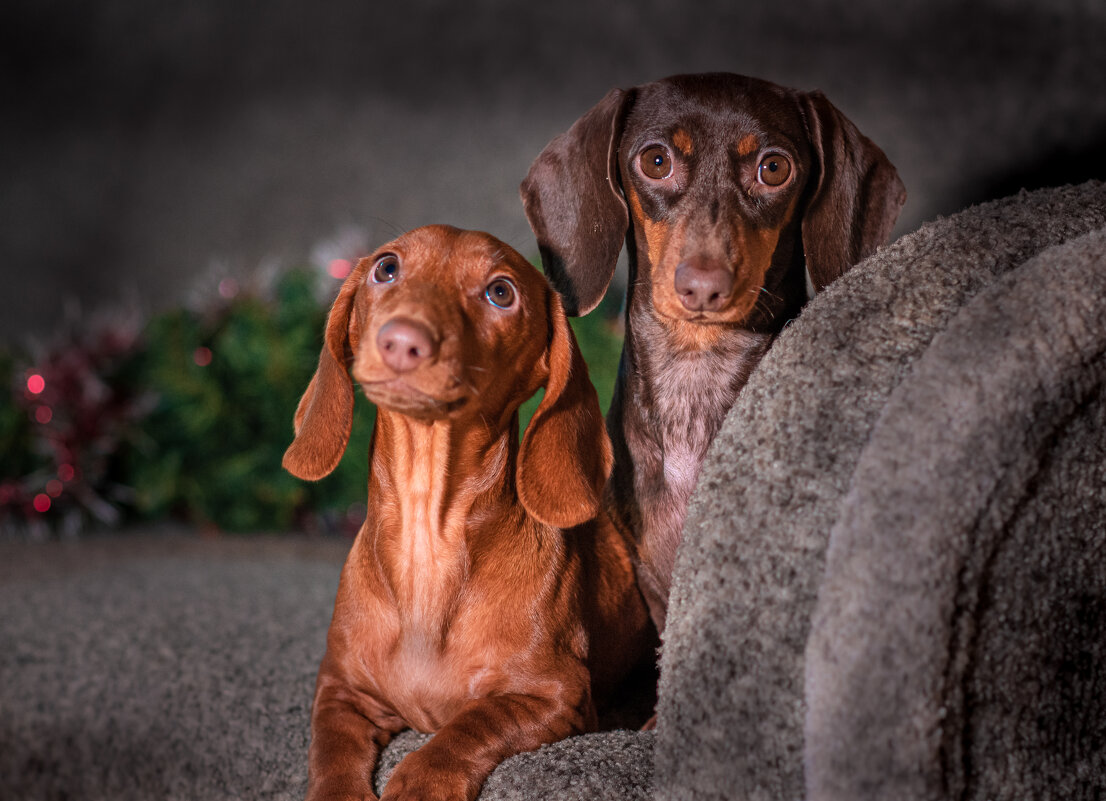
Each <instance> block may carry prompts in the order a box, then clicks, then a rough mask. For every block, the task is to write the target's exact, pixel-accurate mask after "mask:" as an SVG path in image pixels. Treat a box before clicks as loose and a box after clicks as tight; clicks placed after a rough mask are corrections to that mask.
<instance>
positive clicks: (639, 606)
mask: <svg viewBox="0 0 1106 801" xmlns="http://www.w3.org/2000/svg"><path fill="white" fill-rule="evenodd" d="M350 366H352V370H350V369H349V368H350ZM350 372H352V376H353V380H355V381H356V382H357V383H358V384H360V385H361V388H362V389H363V390H364V392H365V394H366V395H367V396H368V398H369V399H370V400H371V401H373V402H374V403H375V404H376V406H377V421H376V430H375V432H374V437H373V445H372V452H371V456H370V459H371V475H370V480H369V500H368V508H369V513H368V516H367V518H366V519H365V523H364V525H363V526H362V527H361V531H360V533H359V534H358V536H357V539H356V540H355V542H354V544H353V546H352V549H351V551H350V554H349V557H348V559H347V561H346V565H345V568H344V569H343V571H342V577H341V582H340V584H339V587H338V596H337V600H336V601H335V605H334V618H333V621H332V622H331V625H330V630H329V634H328V637H327V649H326V655H325V657H324V658H323V661H322V665H321V667H320V668H319V675H318V682H317V685H316V693H315V702H314V708H313V711H312V720H311V729H312V733H311V748H310V758H309V763H310V765H309V774H310V782H309V790H308V798H309V799H310V800H311V801H321V799H354V798H356V799H365V798H375V796H374V794H373V792H372V785H371V781H372V774H373V768H374V765H375V764H376V761H377V757H378V755H379V754H380V751H381V749H382V748H383V747H384V746H385V744H386V743H387V742H388V740H389V739H390V738H391V737H392V736H393V735H394V734H395V733H396V732H398V731H399V730H400V729H403V728H405V727H413V728H415V729H418V730H420V731H425V732H437V733H436V734H435V736H434V737H433V738H432V739H431V740H430V741H429V742H428V743H427V744H426V745H425V746H423V747H422V748H420V749H419V750H418V751H416V752H414V753H412V754H410V755H409V756H407V757H406V758H405V759H404V760H403V761H402V762H401V763H400V765H399V766H398V767H397V768H396V770H395V772H394V774H393V775H392V777H391V779H390V781H389V782H388V785H387V787H386V788H385V792H384V795H383V798H385V799H401V798H403V799H408V798H409V799H423V800H424V801H425V800H426V799H472V798H475V797H476V795H477V793H478V792H479V791H480V787H481V785H482V784H483V782H484V780H485V778H486V777H487V776H488V774H489V773H490V772H491V771H492V770H493V769H494V768H495V766H496V765H498V764H499V763H500V762H501V761H502V760H504V759H506V758H507V757H509V756H511V755H512V754H516V753H519V752H521V751H527V750H531V749H535V748H537V747H538V746H540V745H541V744H543V743H549V742H553V741H555V740H559V739H561V738H564V737H567V736H569V735H572V734H576V733H578V732H585V731H588V730H589V729H592V728H594V727H595V725H596V709H595V701H596V699H597V698H599V697H602V696H603V695H604V694H606V693H608V692H609V691H610V689H611V688H612V686H613V685H614V683H615V682H616V681H617V680H618V679H619V678H620V677H621V676H622V675H623V674H624V673H626V672H627V670H628V669H629V668H630V667H631V666H632V665H633V664H634V663H636V662H637V661H638V660H639V659H641V658H646V657H648V655H649V650H650V645H651V644H652V641H653V640H652V638H653V637H655V634H653V633H652V626H651V624H650V622H649V615H648V611H647V609H646V607H645V604H644V602H643V600H642V599H641V596H640V593H639V591H638V589H637V586H636V584H635V580H634V574H633V568H632V546H631V544H630V543H629V542H628V541H627V540H626V539H624V538H623V536H621V535H620V534H619V532H618V530H617V529H616V528H615V527H614V526H613V525H612V523H611V521H610V520H609V519H608V518H607V517H606V516H605V515H603V514H601V513H600V512H599V508H600V497H601V493H602V491H603V487H604V484H605V483H606V480H607V477H608V473H609V470H610V465H611V451H610V444H609V441H608V440H607V437H606V433H605V431H604V427H603V419H602V413H601V412H600V409H599V404H598V401H597V398H596V394H595V390H594V388H593V387H592V385H591V383H590V381H589V380H588V375H587V368H586V366H585V364H584V361H583V359H582V357H581V356H580V351H579V348H578V347H577V344H576V340H575V338H574V337H573V334H572V330H571V329H570V328H569V326H568V323H567V320H566V319H565V316H564V312H563V310H562V307H561V301H560V299H559V297H558V295H557V294H556V293H555V292H553V291H552V290H551V289H550V287H549V285H548V283H547V282H546V280H545V278H544V277H543V276H542V275H541V274H540V273H539V272H538V271H537V270H535V269H534V268H533V267H532V266H531V265H530V264H528V263H527V262H526V261H525V260H524V259H523V258H522V257H521V256H519V254H518V253H516V252H515V251H514V250H512V249H511V248H510V247H508V246H507V245H505V244H503V243H502V242H500V241H498V240H496V239H494V238H493V237H491V236H489V235H487V234H483V233H478V232H472V231H459V230H457V229H455V228H449V227H446V226H431V227H426V228H420V229H417V230H415V231H411V232H409V233H407V234H405V235H403V236H401V237H400V238H398V239H396V240H395V241H394V242H390V243H389V244H387V245H385V246H384V247H383V248H381V249H380V250H379V251H378V252H377V253H376V254H375V255H373V256H371V257H369V258H366V259H362V260H361V261H360V263H359V264H358V265H357V267H356V269H355V270H354V271H353V273H352V274H351V275H350V276H349V278H347V279H346V281H345V283H344V284H343V285H342V288H341V291H340V292H339V294H338V298H337V300H335V302H334V306H333V308H332V309H331V311H330V316H329V319H328V321H327V326H326V342H325V347H324V348H323V350H322V354H321V355H320V357H319V366H318V370H317V371H316V373H315V376H314V378H313V379H312V380H311V383H310V385H309V386H308V387H307V391H306V392H305V393H304V396H303V399H302V400H301V401H300V404H299V408H298V409H297V410H296V416H295V430H296V436H295V440H294V441H293V443H292V445H291V446H290V447H289V448H288V451H287V453H286V454H285V457H284V465H285V467H287V469H288V470H290V471H291V472H292V473H294V474H295V475H297V476H299V477H301V478H305V479H318V478H321V477H323V476H325V475H327V474H328V473H329V472H331V471H332V470H333V469H334V467H335V466H336V465H337V464H338V461H339V459H340V458H341V455H342V452H343V450H344V449H345V446H346V443H347V441H348V439H349V433H350V428H351V425H352V420H353V401H354V390H353V384H352V382H351V380H350ZM541 387H544V388H545V395H544V397H543V398H542V401H541V404H540V405H539V406H538V409H537V411H536V412H535V414H534V417H533V419H532V420H531V422H530V425H529V426H528V428H527V430H526V434H525V437H524V438H523V440H522V444H521V447H520V445H519V435H518V407H519V405H520V404H521V403H523V401H525V400H526V399H527V398H529V397H530V396H532V395H533V394H534V393H535V392H536V391H537V390H538V389H539V388H541Z"/></svg>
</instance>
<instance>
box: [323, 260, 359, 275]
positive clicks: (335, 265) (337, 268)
mask: <svg viewBox="0 0 1106 801" xmlns="http://www.w3.org/2000/svg"><path fill="white" fill-rule="evenodd" d="M352 269H353V262H351V261H350V260H349V259H332V260H331V262H330V264H329V265H328V266H327V272H329V273H330V275H331V277H333V278H338V279H342V278H345V277H347V276H348V275H349V274H350V271H351V270H352Z"/></svg>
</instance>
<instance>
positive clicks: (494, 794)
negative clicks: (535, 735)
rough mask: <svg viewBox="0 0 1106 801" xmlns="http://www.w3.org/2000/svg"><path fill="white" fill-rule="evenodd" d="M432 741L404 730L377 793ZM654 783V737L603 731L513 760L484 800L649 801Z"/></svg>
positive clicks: (385, 762) (489, 784)
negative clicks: (405, 761) (406, 760)
mask: <svg viewBox="0 0 1106 801" xmlns="http://www.w3.org/2000/svg"><path fill="white" fill-rule="evenodd" d="M429 739H430V735H428V734H416V733H415V732H411V731H406V732H403V733H402V734H400V735H399V736H398V737H397V738H396V739H395V740H394V741H393V742H392V744H391V745H389V746H388V748H387V749H385V751H384V755H383V757H382V758H381V760H380V765H379V766H378V768H377V775H376V777H375V778H376V791H377V792H378V793H379V792H381V791H382V790H383V789H384V785H385V783H386V782H387V780H388V777H389V776H390V775H391V773H392V771H393V770H394V769H395V767H396V765H398V764H399V761H400V759H402V758H403V757H404V756H406V755H407V754H408V753H410V752H411V751H413V750H415V749H416V748H418V747H419V746H420V745H422V744H423V743H425V742H426V741H427V740H429ZM652 779H653V734H652V732H631V731H610V732H600V733H597V734H588V735H584V736H581V737H570V738H569V739H567V740H562V741H561V742H559V743H553V744H552V745H547V746H543V747H542V748H541V749H539V750H538V751H533V752H531V753H527V754H518V755H516V756H513V757H511V758H510V759H508V760H506V761H505V762H503V763H502V764H501V765H500V766H499V767H498V768H496V769H495V771H494V772H493V773H492V775H491V776H489V777H488V780H487V781H486V782H484V787H483V789H481V791H480V801H537V799H557V801H593V800H594V799H618V800H619V801H645V799H648V798H650V797H651V789H652V784H653V782H652Z"/></svg>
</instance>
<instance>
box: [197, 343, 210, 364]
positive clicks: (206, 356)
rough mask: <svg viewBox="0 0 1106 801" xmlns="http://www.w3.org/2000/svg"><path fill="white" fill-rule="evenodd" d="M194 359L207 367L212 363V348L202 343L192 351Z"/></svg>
mask: <svg viewBox="0 0 1106 801" xmlns="http://www.w3.org/2000/svg"><path fill="white" fill-rule="evenodd" d="M192 361H194V362H195V363H196V364H198V365H200V367H207V366H208V365H209V364H211V348H205V347H203V346H202V345H201V346H200V347H198V348H196V350H194V351H193V352H192Z"/></svg>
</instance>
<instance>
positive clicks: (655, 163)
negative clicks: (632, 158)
mask: <svg viewBox="0 0 1106 801" xmlns="http://www.w3.org/2000/svg"><path fill="white" fill-rule="evenodd" d="M638 164H639V165H641V171H642V172H643V173H645V175H646V177H649V178H652V179H653V180H655V181H659V180H661V179H662V178H667V177H668V176H669V175H671V174H672V156H671V155H670V154H669V152H668V148H666V147H664V146H663V145H653V146H651V147H647V148H645V150H643V151H641V155H640V156H638Z"/></svg>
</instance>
